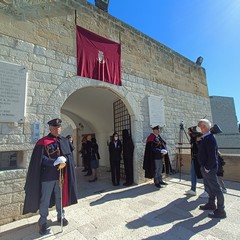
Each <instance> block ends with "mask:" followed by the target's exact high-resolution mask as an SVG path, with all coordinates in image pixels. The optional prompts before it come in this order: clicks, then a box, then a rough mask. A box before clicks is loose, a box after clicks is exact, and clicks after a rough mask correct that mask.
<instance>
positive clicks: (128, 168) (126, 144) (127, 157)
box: [122, 129, 134, 186]
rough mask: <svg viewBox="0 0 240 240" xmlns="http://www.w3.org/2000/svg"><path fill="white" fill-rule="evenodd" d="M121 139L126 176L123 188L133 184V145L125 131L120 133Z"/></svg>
mask: <svg viewBox="0 0 240 240" xmlns="http://www.w3.org/2000/svg"><path fill="white" fill-rule="evenodd" d="M122 137H123V163H124V169H125V175H126V182H125V183H123V185H125V186H131V185H132V184H133V151H134V145H133V141H132V138H131V136H130V135H129V132H128V130H127V129H124V130H123V131H122Z"/></svg>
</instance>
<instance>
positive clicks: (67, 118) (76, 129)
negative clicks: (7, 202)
mask: <svg viewBox="0 0 240 240" xmlns="http://www.w3.org/2000/svg"><path fill="white" fill-rule="evenodd" d="M119 101H120V102H122V100H121V99H120V97H119V96H118V95H117V94H115V93H114V92H112V91H111V90H109V89H107V88H96V87H86V88H81V89H79V90H76V91H75V92H74V93H72V94H71V95H70V96H69V97H68V99H67V100H66V101H65V103H64V104H63V106H62V109H61V114H62V118H63V131H62V133H63V135H72V136H73V141H74V146H75V150H74V154H75V161H76V166H77V167H78V168H79V169H82V167H83V166H82V158H81V155H80V153H79V151H80V149H81V144H82V142H81V141H82V136H83V135H84V134H94V135H95V137H96V139H97V143H98V145H99V153H100V157H101V159H100V162H99V163H100V164H99V165H100V171H105V172H108V174H110V173H109V169H110V163H109V153H108V142H109V140H110V136H112V134H113V133H114V132H115V131H118V130H119V127H118V126H117V124H116V119H115V120H114V114H116V113H114V103H116V102H117V103H118V104H119ZM122 104H123V106H124V107H125V111H128V110H127V107H126V106H125V104H124V103H122ZM121 121H122V122H123V120H121ZM128 121H130V122H128V123H129V126H130V125H131V119H130V115H129V119H128ZM64 124H65V126H64ZM129 126H128V128H129ZM130 131H131V128H130ZM78 171H81V170H78ZM83 180H84V179H83ZM86 181H87V179H86ZM106 181H107V179H106ZM110 182H111V178H110V175H109V183H110Z"/></svg>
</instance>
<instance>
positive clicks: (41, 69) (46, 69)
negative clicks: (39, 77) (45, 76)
mask: <svg viewBox="0 0 240 240" xmlns="http://www.w3.org/2000/svg"><path fill="white" fill-rule="evenodd" d="M33 70H35V71H38V72H44V73H49V66H46V65H43V64H37V63H33Z"/></svg>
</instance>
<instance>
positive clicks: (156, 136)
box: [143, 126, 171, 188]
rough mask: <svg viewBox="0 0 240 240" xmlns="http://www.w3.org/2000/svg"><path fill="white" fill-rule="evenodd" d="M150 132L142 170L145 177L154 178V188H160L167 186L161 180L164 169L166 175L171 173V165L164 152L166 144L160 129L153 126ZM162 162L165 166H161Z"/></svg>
mask: <svg viewBox="0 0 240 240" xmlns="http://www.w3.org/2000/svg"><path fill="white" fill-rule="evenodd" d="M152 130H153V133H151V134H150V135H149V136H148V138H147V143H146V147H145V152H144V161H143V169H144V170H145V177H146V178H150V179H152V178H154V183H155V186H156V187H157V188H161V186H164V185H167V183H166V182H163V180H162V172H163V171H164V167H165V168H166V173H169V172H170V171H171V164H170V159H169V156H168V153H167V150H166V142H165V141H164V140H163V139H162V137H161V136H160V127H159V126H155V127H153V128H152ZM163 161H164V165H165V166H163Z"/></svg>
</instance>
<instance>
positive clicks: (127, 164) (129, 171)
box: [123, 158, 133, 184]
mask: <svg viewBox="0 0 240 240" xmlns="http://www.w3.org/2000/svg"><path fill="white" fill-rule="evenodd" d="M123 162H124V170H125V174H126V183H129V184H132V183H133V159H128V158H124V159H123Z"/></svg>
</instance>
